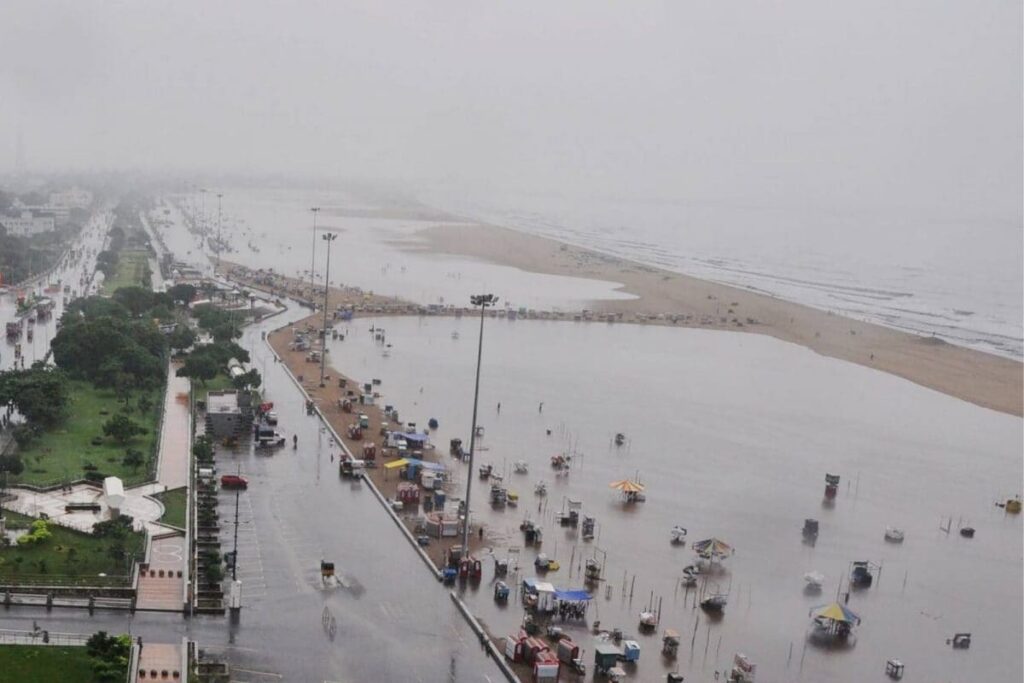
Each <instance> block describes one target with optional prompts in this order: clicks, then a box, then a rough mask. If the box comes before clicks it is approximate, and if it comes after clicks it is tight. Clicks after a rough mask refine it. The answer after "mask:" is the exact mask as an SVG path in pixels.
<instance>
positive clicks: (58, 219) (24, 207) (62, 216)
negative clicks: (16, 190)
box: [11, 199, 71, 225]
mask: <svg viewBox="0 0 1024 683" xmlns="http://www.w3.org/2000/svg"><path fill="white" fill-rule="evenodd" d="M11 208H12V210H14V211H22V212H24V211H31V212H32V213H33V214H35V215H36V216H53V220H54V222H55V223H56V224H57V225H64V224H66V223H67V222H68V221H69V220H71V209H69V208H68V207H66V206H52V205H50V204H25V203H23V202H22V201H21V200H20V199H16V200H14V204H13V205H12V207H11Z"/></svg>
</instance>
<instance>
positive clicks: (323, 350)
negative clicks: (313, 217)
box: [320, 232, 338, 387]
mask: <svg viewBox="0 0 1024 683" xmlns="http://www.w3.org/2000/svg"><path fill="white" fill-rule="evenodd" d="M337 236H338V235H337V233H331V232H327V233H324V239H325V240H326V241H327V272H326V273H325V274H324V328H323V330H322V332H323V335H324V336H323V342H322V343H321V344H320V386H321V387H322V386H323V385H324V366H325V364H326V363H327V292H328V290H329V289H330V286H331V242H333V241H334V239H335V238H336V237H337Z"/></svg>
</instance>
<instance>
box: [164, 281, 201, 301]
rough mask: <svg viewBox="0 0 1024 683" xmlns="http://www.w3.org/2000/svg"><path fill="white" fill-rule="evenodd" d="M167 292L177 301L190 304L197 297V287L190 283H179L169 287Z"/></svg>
mask: <svg viewBox="0 0 1024 683" xmlns="http://www.w3.org/2000/svg"><path fill="white" fill-rule="evenodd" d="M167 294H168V295H169V296H170V297H171V299H172V300H173V301H174V302H175V303H179V304H181V305H183V306H188V305H189V304H190V303H192V299H194V298H196V288H195V287H193V286H192V285H189V284H184V283H182V284H177V285H174V286H173V287H171V288H170V289H168V290H167Z"/></svg>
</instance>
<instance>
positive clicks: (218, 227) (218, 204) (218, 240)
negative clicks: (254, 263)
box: [217, 192, 224, 270]
mask: <svg viewBox="0 0 1024 683" xmlns="http://www.w3.org/2000/svg"><path fill="white" fill-rule="evenodd" d="M223 196H224V194H223V193H221V192H218V193H217V270H220V245H221V241H220V198H221V197H223Z"/></svg>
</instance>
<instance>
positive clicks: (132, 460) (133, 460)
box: [122, 448, 146, 470]
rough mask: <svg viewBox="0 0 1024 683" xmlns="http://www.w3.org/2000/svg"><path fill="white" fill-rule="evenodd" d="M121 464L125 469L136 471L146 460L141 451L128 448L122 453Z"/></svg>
mask: <svg viewBox="0 0 1024 683" xmlns="http://www.w3.org/2000/svg"><path fill="white" fill-rule="evenodd" d="M122 462H123V463H124V466H125V467H131V468H132V469H133V470H137V469H139V468H140V467H142V464H143V463H144V462H146V459H145V457H144V456H143V455H142V451H140V450H139V449H137V448H129V449H128V450H126V451H125V452H124V460H123V461H122Z"/></svg>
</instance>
